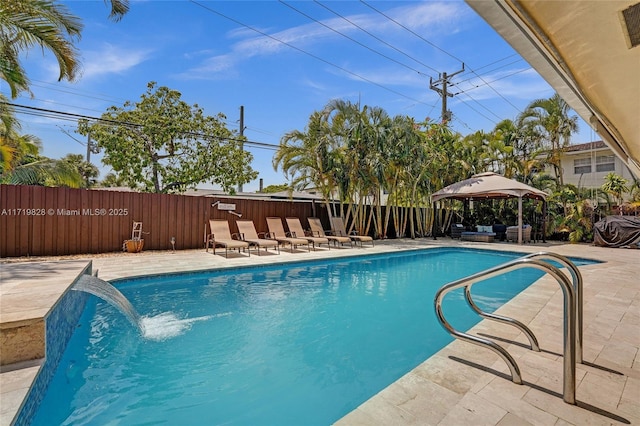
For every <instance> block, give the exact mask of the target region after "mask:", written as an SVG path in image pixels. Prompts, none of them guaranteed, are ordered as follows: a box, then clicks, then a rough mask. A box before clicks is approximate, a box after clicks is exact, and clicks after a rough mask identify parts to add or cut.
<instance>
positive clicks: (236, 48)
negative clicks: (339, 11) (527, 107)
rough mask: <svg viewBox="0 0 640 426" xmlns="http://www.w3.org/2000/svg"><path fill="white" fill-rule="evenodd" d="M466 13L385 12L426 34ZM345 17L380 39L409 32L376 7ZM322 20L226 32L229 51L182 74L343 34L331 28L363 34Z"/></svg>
mask: <svg viewBox="0 0 640 426" xmlns="http://www.w3.org/2000/svg"><path fill="white" fill-rule="evenodd" d="M332 9H333V7H332ZM467 12H468V10H467V9H466V8H465V7H464V4H461V3H458V2H446V3H431V2H427V3H419V4H411V5H409V6H401V7H397V8H393V9H391V10H388V11H384V13H385V15H387V16H389V17H390V18H392V19H393V20H395V21H397V22H399V23H401V24H402V25H404V26H405V27H407V28H410V29H411V30H413V31H416V32H418V31H419V32H420V33H421V34H422V36H423V37H424V34H426V33H427V32H435V31H436V30H437V27H439V26H440V25H442V24H445V23H447V24H451V22H452V21H455V20H461V19H464V17H465V16H466V15H467ZM346 18H347V19H348V20H349V21H351V22H353V23H355V24H356V25H358V26H360V27H362V28H364V29H365V30H367V31H369V32H371V33H373V34H375V35H376V36H377V37H379V38H381V39H384V38H385V37H387V36H391V35H393V34H402V33H405V34H407V33H406V30H405V29H403V28H401V27H400V26H399V25H397V24H396V23H394V22H392V21H391V20H389V19H387V18H386V17H385V16H383V15H381V14H378V13H376V12H374V11H373V10H371V11H370V13H366V14H365V13H360V14H354V15H351V16H346ZM321 22H322V23H323V24H325V25H326V27H325V26H323V25H319V24H318V23H316V22H310V23H308V24H303V25H299V26H296V27H291V28H288V29H285V30H281V31H275V32H273V31H270V30H267V29H261V28H256V30H257V31H258V32H260V34H258V33H257V32H256V31H253V30H251V29H248V28H239V29H234V30H232V31H230V32H229V33H227V37H229V38H230V39H237V40H238V41H237V42H235V43H233V44H232V45H231V47H230V50H229V51H228V52H227V53H226V54H223V55H219V56H214V57H211V58H209V59H207V60H205V61H203V62H202V64H200V65H199V66H196V67H194V68H192V69H190V70H187V71H186V72H184V73H181V74H180V75H179V76H180V77H182V78H188V79H199V78H202V79H215V78H220V77H222V76H221V75H216V74H219V73H222V72H224V73H229V71H230V70H231V69H232V67H234V66H235V65H236V64H238V63H240V62H241V61H245V60H247V59H250V58H253V57H256V56H266V55H274V54H277V53H279V52H281V51H283V50H286V49H291V48H292V47H290V46H287V44H289V45H291V46H294V47H293V48H294V49H295V48H298V49H301V50H305V51H308V50H309V49H310V47H311V46H312V45H314V44H318V43H321V42H324V41H327V40H330V39H338V38H340V37H342V36H341V35H340V34H338V33H336V32H335V31H332V30H331V29H329V28H333V29H335V30H336V31H339V32H340V33H343V34H347V35H349V34H354V33H361V30H360V29H358V28H356V27H355V26H354V25H352V24H351V23H349V22H347V21H346V20H344V19H342V18H339V17H335V18H330V19H326V20H322V21H321ZM327 27H329V28H327ZM449 31H452V28H451V27H449ZM230 75H233V76H235V75H236V74H235V73H231V74H226V75H225V76H224V77H229V76H230Z"/></svg>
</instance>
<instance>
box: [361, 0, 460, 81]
mask: <svg viewBox="0 0 640 426" xmlns="http://www.w3.org/2000/svg"><path fill="white" fill-rule="evenodd" d="M360 3H362V4H364V5H365V6H367V7H368V8H369V9H372V10H374V11H376V12H378V13H379V14H380V15H382V16H384V17H385V18H387V19H388V20H389V21H391V22H393V23H394V24H396V25H398V26H400V27H402V28H404V29H405V30H407V31H409V32H410V33H411V34H413V35H414V36H416V37H418V38H419V39H420V40H422V41H424V42H425V43H427V44H428V45H430V46H431V47H433V48H434V49H438V50H439V51H441V52H442V53H444V54H445V55H447V56H450V57H452V58H453V59H455V60H456V61H458V62H460V63H463V62H464V61H463V60H462V59H459V58H456V57H455V56H454V55H452V54H451V53H449V52H447V51H446V50H444V49H442V48H441V47H440V46H437V45H435V44H434V43H432V42H430V41H429V40H427V39H426V38H424V37H422V36H421V35H420V34H418V33H416V32H415V31H413V30H412V29H411V28H409V27H407V26H406V25H404V24H402V23H400V22H398V21H396V20H395V19H393V18H392V17H390V16H389V15H387V14H386V13H384V12H382V11H381V10H379V9H376V8H375V7H373V6H371V5H370V4H369V3H367V2H366V1H364V0H360ZM436 72H437V71H436Z"/></svg>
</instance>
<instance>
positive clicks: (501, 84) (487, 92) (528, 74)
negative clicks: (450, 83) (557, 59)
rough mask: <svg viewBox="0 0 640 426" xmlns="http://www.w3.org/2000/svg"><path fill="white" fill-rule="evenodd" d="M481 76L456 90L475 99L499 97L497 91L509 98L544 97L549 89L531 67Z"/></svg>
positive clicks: (527, 98)
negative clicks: (543, 94)
mask: <svg viewBox="0 0 640 426" xmlns="http://www.w3.org/2000/svg"><path fill="white" fill-rule="evenodd" d="M481 77H482V78H480V77H474V78H471V79H470V80H468V81H465V82H463V83H461V84H459V85H458V86H456V88H455V89H454V90H456V91H460V90H462V91H464V92H468V93H469V95H470V96H471V97H473V99H475V100H483V99H494V98H498V97H499V95H498V94H496V92H498V93H500V94H501V95H502V96H504V97H505V98H507V99H509V98H515V99H525V100H533V99H537V98H540V97H544V96H542V95H541V93H546V92H547V91H548V90H549V85H548V84H547V83H546V82H545V81H544V80H543V79H542V78H541V77H540V76H539V75H538V73H537V72H536V71H535V70H534V69H533V68H530V67H527V68H516V69H513V68H512V69H509V70H503V71H500V72H496V73H492V74H487V75H482V76H481ZM487 83H488V84H487ZM476 86H478V87H476Z"/></svg>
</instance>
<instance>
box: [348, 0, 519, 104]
mask: <svg viewBox="0 0 640 426" xmlns="http://www.w3.org/2000/svg"><path fill="white" fill-rule="evenodd" d="M360 2H361V3H362V4H364V5H366V6H367V7H369V8H371V9H373V10H375V11H376V12H378V13H379V14H381V15H382V16H384V17H385V18H387V19H389V20H390V21H391V22H394V23H395V24H397V25H399V26H401V27H402V28H404V29H405V30H407V31H409V32H410V33H411V34H413V35H415V36H416V37H418V38H419V39H421V40H423V41H424V42H425V43H427V44H429V45H430V46H432V47H433V48H435V49H438V50H439V51H441V52H442V53H444V54H446V55H448V56H450V57H451V58H453V59H455V60H456V61H458V62H462V63H464V61H463V60H462V59H460V58H458V57H456V56H455V55H453V54H451V53H449V52H447V51H446V50H444V49H442V48H441V47H439V46H437V45H435V44H434V43H432V42H430V41H429V40H427V39H426V38H424V37H422V36H421V35H420V34H418V33H416V32H415V31H413V30H412V29H411V28H409V27H407V26H405V25H403V24H401V23H400V22H398V21H396V20H395V19H393V18H391V17H390V16H388V15H386V14H385V13H384V12H382V11H380V10H378V9H376V8H375V7H373V6H371V5H370V4H368V3H367V2H365V1H364V0H360ZM469 71H471V72H472V73H473V74H475V75H476V76H477V77H478V78H479V79H480V80H481V81H482V82H483V83H485V84H486V85H487V86H489V88H491V90H493V91H494V92H495V93H496V95H498V96H500V97H501V98H502V99H503V100H504V101H505V102H507V103H508V104H509V105H511V106H512V107H513V108H515V109H516V111H518V112H520V113H521V112H522V111H520V109H519V108H518V107H517V106H515V105H514V104H513V103H512V102H511V101H510V100H508V99H507V98H505V97H504V96H502V95H501V94H500V93H499V92H498V91H497V90H496V89H495V88H493V87H492V86H491V85H490V84H489V83H487V82H486V81H484V79H483V78H482V77H480V76H479V75H478V74H477V73H476V72H475V71H474V70H472V69H471V68H469Z"/></svg>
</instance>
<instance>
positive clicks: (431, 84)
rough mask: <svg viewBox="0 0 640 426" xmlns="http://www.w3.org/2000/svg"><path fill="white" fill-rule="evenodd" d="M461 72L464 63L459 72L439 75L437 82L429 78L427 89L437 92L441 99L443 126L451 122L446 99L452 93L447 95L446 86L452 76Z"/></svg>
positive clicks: (451, 95)
mask: <svg viewBox="0 0 640 426" xmlns="http://www.w3.org/2000/svg"><path fill="white" fill-rule="evenodd" d="M463 71H464V63H463V64H462V69H461V70H459V71H456V72H454V73H453V74H447V73H446V72H443V73H442V74H439V77H440V78H438V80H436V81H433V79H432V78H431V77H429V88H430V89H431V90H434V91H436V92H438V94H439V95H440V97H441V98H442V112H441V115H440V117H441V119H442V122H443V123H445V125H446V124H447V123H448V122H449V121H450V120H451V111H449V110H448V109H447V97H451V98H452V97H453V96H454V95H453V94H452V93H449V92H448V91H447V86H448V85H449V84H450V80H451V78H452V77H453V76H455V75H458V74H460V73H461V72H463ZM440 84H441V85H442V88H440V87H438V86H439V85H440Z"/></svg>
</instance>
